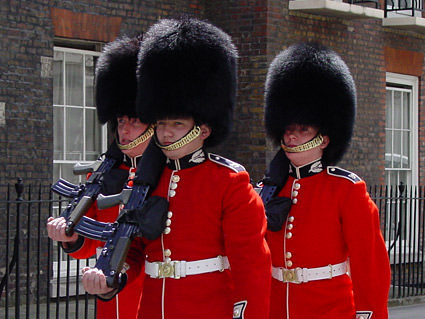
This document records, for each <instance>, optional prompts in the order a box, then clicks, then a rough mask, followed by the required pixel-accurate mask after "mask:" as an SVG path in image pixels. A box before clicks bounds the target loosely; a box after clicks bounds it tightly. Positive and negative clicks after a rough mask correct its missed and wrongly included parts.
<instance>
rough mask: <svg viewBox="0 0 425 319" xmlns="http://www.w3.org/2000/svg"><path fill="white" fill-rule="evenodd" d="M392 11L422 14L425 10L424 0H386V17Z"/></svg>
mask: <svg viewBox="0 0 425 319" xmlns="http://www.w3.org/2000/svg"><path fill="white" fill-rule="evenodd" d="M390 12H395V13H397V14H399V15H405V16H411V17H415V16H417V15H418V13H419V15H420V16H422V12H424V0H385V9H384V16H385V18H387V17H388V13H390Z"/></svg>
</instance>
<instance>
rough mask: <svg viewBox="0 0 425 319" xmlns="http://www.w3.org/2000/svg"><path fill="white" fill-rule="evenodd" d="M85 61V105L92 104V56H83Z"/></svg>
mask: <svg viewBox="0 0 425 319" xmlns="http://www.w3.org/2000/svg"><path fill="white" fill-rule="evenodd" d="M85 61H86V106H94V64H95V63H94V57H93V56H90V55H86V56H85Z"/></svg>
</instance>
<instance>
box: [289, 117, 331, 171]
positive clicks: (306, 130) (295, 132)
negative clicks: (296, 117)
mask: <svg viewBox="0 0 425 319" xmlns="http://www.w3.org/2000/svg"><path fill="white" fill-rule="evenodd" d="M318 132H319V130H318V129H317V128H316V127H313V126H310V125H299V124H293V125H289V126H288V127H287V128H286V129H285V132H284V133H283V136H282V141H283V142H284V143H285V145H286V146H289V147H295V146H298V145H302V144H304V143H307V142H309V141H310V140H312V139H313V138H315V137H316V135H317V134H318ZM328 144H329V137H328V136H323V142H322V144H321V145H319V146H317V147H315V148H312V149H310V150H307V151H303V152H297V153H289V152H285V154H286V156H287V157H288V159H289V160H290V161H291V162H292V163H293V164H294V165H295V166H302V165H305V164H308V163H311V162H312V161H314V160H316V159H319V158H320V157H322V155H323V150H324V149H325V148H326V146H328Z"/></svg>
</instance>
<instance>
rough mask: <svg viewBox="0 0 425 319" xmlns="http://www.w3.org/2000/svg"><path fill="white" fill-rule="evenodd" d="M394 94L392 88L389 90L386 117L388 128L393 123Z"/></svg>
mask: <svg viewBox="0 0 425 319" xmlns="http://www.w3.org/2000/svg"><path fill="white" fill-rule="evenodd" d="M392 96H393V91H391V90H387V102H386V103H387V110H386V117H385V127H387V128H392V126H393V124H392V120H391V117H392V115H393V113H392V106H393V103H392Z"/></svg>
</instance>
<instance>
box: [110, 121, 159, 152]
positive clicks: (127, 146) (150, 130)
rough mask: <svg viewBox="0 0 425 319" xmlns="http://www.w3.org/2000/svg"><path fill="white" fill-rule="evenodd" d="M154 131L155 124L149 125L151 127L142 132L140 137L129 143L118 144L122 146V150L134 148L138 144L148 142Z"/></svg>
mask: <svg viewBox="0 0 425 319" xmlns="http://www.w3.org/2000/svg"><path fill="white" fill-rule="evenodd" d="M153 133H154V129H153V126H152V125H151V126H149V128H148V129H147V130H146V131H145V132H144V133H143V134H142V135H140V136H139V137H138V138H136V139H135V140H133V141H131V142H130V143H128V144H125V145H123V144H120V143H117V144H118V147H119V148H120V150H124V151H126V150H131V149H132V148H135V147H136V146H137V145H139V144H142V143H143V142H146V141H147V140H148V139H149V138H150V137H151V136H152V135H153Z"/></svg>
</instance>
